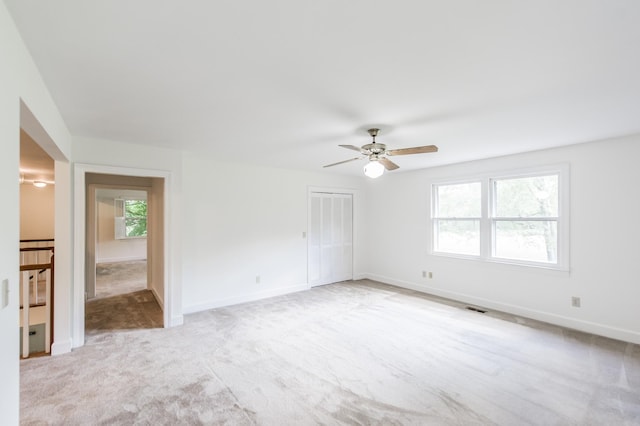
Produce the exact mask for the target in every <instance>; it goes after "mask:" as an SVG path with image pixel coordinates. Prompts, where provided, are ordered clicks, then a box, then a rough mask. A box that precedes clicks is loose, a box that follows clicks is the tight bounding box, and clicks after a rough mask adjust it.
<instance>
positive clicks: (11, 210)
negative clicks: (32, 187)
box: [0, 2, 70, 425]
mask: <svg viewBox="0 0 640 426" xmlns="http://www.w3.org/2000/svg"><path fill="white" fill-rule="evenodd" d="M0 57H1V58H2V66H0V93H2V96H0V141H2V142H1V144H2V148H1V149H2V155H0V193H2V197H3V206H4V208H3V209H2V213H1V216H0V217H2V220H1V221H0V282H1V281H2V280H4V279H8V280H9V286H10V289H11V292H10V299H9V306H8V307H6V308H4V309H1V308H0V365H1V366H2V373H1V374H2V379H1V380H0V413H2V415H1V416H2V422H3V424H7V425H12V424H18V417H19V402H18V397H19V364H18V357H17V356H16V354H17V353H18V345H19V336H18V327H17V318H18V288H17V285H18V244H19V238H20V235H19V234H20V216H19V210H20V205H19V188H18V185H19V184H18V174H19V168H18V163H19V149H20V124H21V114H20V101H21V100H22V101H23V102H24V104H25V105H26V106H27V107H28V108H29V109H30V111H31V112H32V113H33V114H34V116H35V117H36V118H37V119H38V120H39V123H40V124H41V125H42V126H43V128H44V129H45V130H46V133H47V134H48V136H49V137H50V138H51V140H53V141H55V142H56V143H57V147H58V148H59V149H60V151H61V153H63V154H65V155H66V154H68V153H69V147H70V137H69V134H68V131H67V129H66V127H65V125H64V122H63V121H62V119H61V117H60V114H59V113H58V111H57V109H56V107H55V104H54V102H53V101H52V99H51V96H50V95H49V92H48V91H47V88H46V87H45V85H44V83H43V81H42V79H41V77H40V74H39V73H38V70H37V68H36V67H35V65H34V63H33V60H32V59H31V57H30V55H29V53H28V51H27V49H26V47H25V46H24V44H23V42H22V39H21V38H20V36H19V34H18V32H17V30H16V28H15V25H14V23H13V20H12V19H11V17H10V15H9V13H8V11H7V9H6V7H5V4H4V2H0ZM32 136H33V135H32ZM36 140H37V141H38V138H36ZM58 159H59V158H58Z"/></svg>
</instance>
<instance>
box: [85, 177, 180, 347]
mask: <svg viewBox="0 0 640 426" xmlns="http://www.w3.org/2000/svg"><path fill="white" fill-rule="evenodd" d="M75 171H76V174H75V184H74V187H75V189H76V197H75V212H76V218H77V220H76V223H75V226H76V227H75V229H76V236H77V238H76V241H75V249H76V263H75V266H74V269H75V272H74V277H75V278H74V280H75V282H76V283H77V284H78V285H76V286H75V288H74V308H75V309H74V318H73V336H74V337H73V342H74V347H78V346H82V345H83V344H84V341H85V332H86V333H87V334H88V335H92V334H96V333H103V332H104V331H109V330H121V329H134V328H155V327H168V326H169V324H170V322H169V319H170V318H171V303H170V302H171V300H170V295H171V294H170V291H169V290H170V282H169V280H168V276H169V275H168V266H169V262H168V261H167V260H168V259H167V253H168V244H167V243H168V234H169V233H168V224H167V221H166V220H165V218H166V216H167V211H168V207H167V206H168V194H167V192H166V188H167V186H168V181H169V178H170V174H169V173H168V172H163V171H149V170H139V169H127V168H119V167H110V166H93V165H83V164H76V166H75ZM127 200H128V202H127ZM127 204H129V207H130V208H129V209H127ZM141 204H144V210H145V211H144V215H142V214H140V210H141ZM127 210H129V211H128V212H127ZM133 210H136V211H137V214H133V213H134V212H133ZM130 213H131V214H130ZM143 225H146V227H145V226H143ZM142 228H145V229H144V231H141V229H142ZM127 262H128V263H129V264H126V263H127ZM134 271H137V272H135V274H139V275H137V276H136V277H134V275H135V274H134ZM102 272H105V275H107V281H108V282H107V283H106V285H105V286H102V284H103V281H104V280H102V278H103V277H102V276H100V275H99V274H98V273H102ZM112 273H113V274H112ZM118 273H120V278H123V276H124V278H126V279H123V280H121V281H122V282H120V283H117V282H115V281H117V280H118V279H119V278H117V277H116V276H117V275H118ZM136 280H137V281H138V282H137V283H136V282H134V281H136ZM118 287H120V289H119V290H118ZM130 290H134V291H130Z"/></svg>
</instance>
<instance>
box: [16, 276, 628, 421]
mask: <svg viewBox="0 0 640 426" xmlns="http://www.w3.org/2000/svg"><path fill="white" fill-rule="evenodd" d="M441 302H442V301H441V300H439V299H435V298H430V297H428V296H425V295H422V294H419V293H415V292H411V291H406V290H401V289H397V288H394V287H390V286H385V285H380V284H377V283H373V282H371V281H359V282H353V283H340V284H333V285H329V286H324V287H319V288H314V289H312V290H310V291H305V292H300V293H295V294H290V295H286V296H281V297H276V298H271V299H266V300H262V301H257V302H253V303H247V304H242V305H237V306H231V307H227V308H220V309H215V310H211V311H206V312H201V313H197V314H192V315H188V316H186V317H185V324H184V325H183V326H180V327H175V328H171V329H157V328H156V329H153V328H152V329H138V330H117V331H110V330H103V331H102V332H100V333H98V334H95V335H88V337H87V343H86V345H85V346H84V347H82V348H79V349H77V350H74V351H73V352H72V353H70V354H66V355H61V356H56V357H51V358H40V359H29V360H26V361H23V362H22V363H21V366H22V368H21V416H22V423H23V424H47V423H49V424H65V425H68V424H74V425H79V424H82V425H84V424H109V425H111V424H117V425H129V424H154V425H155V424H166V425H176V424H189V425H191V424H228V425H312V424H327V425H334V424H339V425H343V424H349V425H351V424H361V425H491V424H499V425H523V424H537V425H632V424H633V425H637V424H640V346H637V345H633V344H628V343H624V342H620V341H614V340H610V339H606V338H601V337H596V336H591V335H587V334H583V333H579V332H575V331H570V330H565V329H561V328H558V327H554V326H549V325H545V324H540V323H537V322H534V321H528V320H523V319H519V318H514V317H510V316H507V315H501V314H495V313H491V312H488V313H486V314H481V313H477V312H471V311H468V310H466V309H464V307H463V306H461V305H459V304H456V303H452V302H447V303H441ZM143 303H146V302H143Z"/></svg>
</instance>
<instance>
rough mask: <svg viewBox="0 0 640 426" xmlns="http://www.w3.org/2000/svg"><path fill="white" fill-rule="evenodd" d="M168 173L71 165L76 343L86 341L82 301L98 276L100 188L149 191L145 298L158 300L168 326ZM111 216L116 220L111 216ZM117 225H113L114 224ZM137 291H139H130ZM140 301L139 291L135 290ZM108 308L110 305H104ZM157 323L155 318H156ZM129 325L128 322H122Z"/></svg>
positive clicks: (84, 310) (169, 297) (169, 287)
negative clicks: (72, 171)
mask: <svg viewBox="0 0 640 426" xmlns="http://www.w3.org/2000/svg"><path fill="white" fill-rule="evenodd" d="M170 176H171V175H170V173H169V172H165V171H150V170H139V169H128V168H120V167H110V166H94V165H84V164H76V165H75V182H74V188H75V191H76V197H75V217H76V222H75V232H76V240H75V256H76V258H75V266H74V280H75V282H76V283H78V285H76V286H74V302H73V303H74V318H73V336H74V337H73V342H74V347H79V346H82V345H83V344H84V342H85V319H86V314H87V309H86V307H85V300H88V299H89V293H91V296H93V297H94V298H95V291H96V287H95V285H96V281H95V277H96V275H95V271H96V260H97V257H96V235H97V231H96V229H97V222H96V216H97V215H96V199H97V198H96V192H97V191H99V189H101V188H116V189H120V190H124V189H126V188H128V189H130V190H140V191H145V192H146V194H147V200H146V201H147V208H148V217H147V220H148V222H147V228H148V234H147V237H146V250H147V267H146V273H147V277H146V281H147V287H146V290H145V291H146V292H147V293H148V294H150V295H151V296H150V299H151V300H150V301H149V300H146V299H149V297H146V296H145V297H144V299H145V300H144V301H145V302H149V303H151V302H153V303H156V304H157V305H159V307H160V308H161V311H162V315H161V321H160V324H159V326H161V327H162V326H164V327H168V326H169V325H170V319H171V310H172V308H171V291H170V290H171V282H170V280H169V279H168V278H169V274H168V266H169V265H170V262H168V259H167V253H168V242H169V238H168V237H169V232H168V230H169V226H168V223H167V221H166V220H165V218H166V217H167V211H168V193H167V190H166V188H167V187H168V186H169V180H170ZM114 220H115V219H114ZM114 226H115V224H114ZM133 294H137V293H133ZM138 296H140V297H138V298H137V299H138V301H140V300H141V298H142V296H141V295H138ZM104 311H108V309H104ZM154 324H155V323H154ZM124 328H130V327H124Z"/></svg>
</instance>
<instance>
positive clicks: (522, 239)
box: [491, 175, 558, 264]
mask: <svg viewBox="0 0 640 426" xmlns="http://www.w3.org/2000/svg"><path fill="white" fill-rule="evenodd" d="M491 184H492V185H491V187H492V188H491V189H492V193H493V196H494V198H493V201H494V203H493V214H492V219H491V220H492V228H493V256H495V257H497V258H502V259H513V260H526V261H532V262H543V263H551V264H554V263H557V261H558V175H546V176H532V177H525V178H516V179H495V180H492V181H491Z"/></svg>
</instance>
